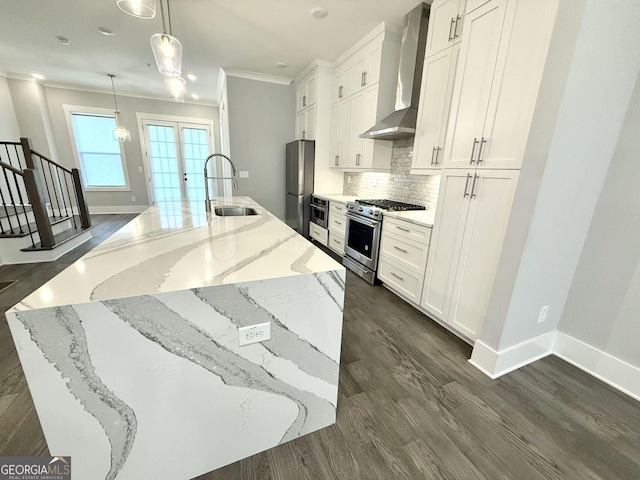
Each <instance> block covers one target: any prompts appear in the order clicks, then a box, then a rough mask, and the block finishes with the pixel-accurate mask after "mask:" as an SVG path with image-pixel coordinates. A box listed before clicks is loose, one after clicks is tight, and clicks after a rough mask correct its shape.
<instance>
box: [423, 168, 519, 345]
mask: <svg viewBox="0 0 640 480" xmlns="http://www.w3.org/2000/svg"><path fill="white" fill-rule="evenodd" d="M518 175H519V172H518V171H516V170H482V171H481V170H475V169H467V170H445V171H443V175H442V183H441V185H440V193H439V198H438V210H437V213H436V219H435V222H434V231H433V239H432V242H431V247H430V252H429V259H428V261H427V269H426V278H425V284H424V290H423V293H422V302H421V306H422V307H423V308H425V309H426V310H427V311H428V312H430V313H432V314H434V315H435V316H436V317H438V318H439V319H440V320H442V321H444V322H446V323H448V324H450V325H451V326H452V327H453V328H454V329H456V330H457V331H458V332H460V333H462V334H463V335H465V336H466V337H467V338H469V339H471V340H475V338H476V337H477V335H478V333H479V332H480V329H481V328H482V324H483V322H484V317H485V315H486V310H487V307H488V304H489V298H490V295H491V290H492V288H493V280H494V278H495V272H496V268H497V265H498V260H499V258H500V253H501V251H502V244H503V240H504V235H505V232H506V229H507V223H508V221H509V214H510V212H511V205H512V203H513V197H514V194H515V190H516V185H517V180H518Z"/></svg>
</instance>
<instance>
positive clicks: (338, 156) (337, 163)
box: [336, 155, 340, 167]
mask: <svg viewBox="0 0 640 480" xmlns="http://www.w3.org/2000/svg"><path fill="white" fill-rule="evenodd" d="M339 162H340V155H336V167H337V166H338V165H339Z"/></svg>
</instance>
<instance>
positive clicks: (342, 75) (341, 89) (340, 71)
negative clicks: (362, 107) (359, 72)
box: [331, 58, 353, 103]
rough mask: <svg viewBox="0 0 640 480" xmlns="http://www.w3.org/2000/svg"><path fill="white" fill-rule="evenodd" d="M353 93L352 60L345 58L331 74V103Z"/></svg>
mask: <svg viewBox="0 0 640 480" xmlns="http://www.w3.org/2000/svg"><path fill="white" fill-rule="evenodd" d="M352 93H353V60H352V59H351V58H349V59H347V60H345V61H344V62H342V63H341V64H340V65H338V66H337V67H336V69H335V72H334V74H333V92H332V94H331V98H332V101H333V103H336V102H339V101H341V100H343V99H345V98H347V97H349V96H350V95H351V94H352Z"/></svg>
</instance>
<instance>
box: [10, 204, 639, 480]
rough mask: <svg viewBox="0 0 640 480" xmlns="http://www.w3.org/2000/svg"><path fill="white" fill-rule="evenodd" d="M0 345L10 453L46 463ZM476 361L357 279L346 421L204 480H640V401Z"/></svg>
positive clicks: (594, 385) (344, 395)
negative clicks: (484, 369)
mask: <svg viewBox="0 0 640 480" xmlns="http://www.w3.org/2000/svg"><path fill="white" fill-rule="evenodd" d="M120 217H121V220H120V221H122V222H123V223H124V221H126V219H125V217H127V218H130V216H120ZM118 221H119V220H118V219H117V218H116V217H110V218H109V220H108V221H107V222H105V223H102V219H100V223H99V224H98V226H97V228H96V231H94V234H96V233H97V232H98V231H100V230H99V228H101V227H102V228H103V230H102V231H103V232H104V233H106V231H107V230H109V228H112V229H115V225H116V224H117V222H118ZM96 223H98V222H96ZM83 248H85V247H83ZM76 254H77V256H76V257H75V258H77V257H79V256H80V255H81V253H79V252H76ZM61 261H62V262H63V263H62V266H61V267H57V266H53V265H52V264H40V267H39V268H38V267H32V268H27V267H20V268H17V267H0V281H10V280H12V279H18V278H13V277H16V276H17V277H19V279H20V282H19V283H17V284H15V285H13V286H11V287H9V288H8V289H7V290H4V291H2V292H0V305H1V306H2V307H3V308H5V309H6V308H7V307H9V306H11V305H13V304H14V303H15V302H17V301H18V300H20V299H21V298H22V297H23V296H24V295H26V294H27V293H28V291H29V288H30V289H34V288H36V287H37V286H38V285H39V284H41V283H43V282H44V281H46V279H48V278H50V277H51V276H53V275H54V273H53V272H54V271H55V272H57V271H60V270H61V269H62V268H64V266H66V265H68V264H69V263H71V262H72V261H73V260H71V259H66V258H65V259H63V260H61ZM55 263H56V264H57V263H58V262H55ZM8 273H11V275H13V277H11V276H7V277H6V278H5V276H6V275H7V274H8ZM10 277H11V278H10ZM16 288H21V290H20V291H19V292H16V293H11V290H13V289H16ZM17 297H19V298H17ZM0 345H1V346H2V350H1V351H0V432H2V434H1V435H0V455H44V454H47V447H46V444H45V441H44V438H43V436H42V431H41V429H40V424H39V422H38V419H37V416H36V414H35V411H34V408H33V403H32V401H31V397H30V395H29V391H28V388H27V385H26V382H25V379H24V375H23V373H22V369H21V368H20V363H19V361H18V357H17V354H16V352H15V349H14V346H13V342H12V340H11V337H10V334H9V331H8V327H7V325H6V322H2V326H1V328H0ZM470 353H471V347H469V346H468V345H467V344H465V343H464V342H462V341H461V340H459V339H458V338H456V337H455V336H453V335H452V334H450V333H449V332H447V331H446V330H444V329H443V328H441V327H440V326H438V325H437V324H435V323H434V322H432V321H430V320H429V319H427V318H426V317H425V316H423V315H422V314H421V313H419V312H418V311H417V310H415V309H414V308H412V307H411V306H409V305H408V304H406V303H405V302H403V301H401V300H400V299H399V298H398V297H396V296H395V295H394V294H392V293H391V292H389V291H388V290H386V289H385V288H383V287H371V286H369V285H368V284H366V283H365V282H363V281H362V280H360V279H359V278H357V277H356V276H354V275H353V274H351V273H350V272H349V273H348V280H347V295H346V301H345V315H344V329H343V342H342V360H341V370H340V372H341V373H340V388H339V402H338V420H337V423H336V424H335V425H333V426H331V427H328V428H325V429H323V430H320V431H318V432H315V433H313V434H311V435H307V436H305V437H302V438H299V439H297V440H294V441H292V442H289V443H286V444H284V445H281V446H279V447H277V448H274V449H271V450H268V451H266V452H263V453H260V454H258V455H254V456H253V457H250V458H248V459H245V460H242V461H240V462H237V463H234V464H232V465H229V466H227V467H225V468H222V469H220V470H217V471H215V472H212V473H209V474H206V475H203V476H200V477H198V480H223V479H229V480H231V479H233V480H244V479H247V480H249V479H252V480H259V479H260V480H262V479H274V480H275V479H278V480H302V479H313V480H316V479H339V480H354V479H363V480H370V479H371V480H373V479H380V480H383V479H384V480H388V479H436V478H437V479H446V480H450V479H461V480H467V479H487V480H494V479H518V480H525V479H558V480H560V479H562V480H567V479H579V480H584V479H602V480H609V479H628V480H638V479H640V402H637V401H635V400H633V399H631V398H629V397H627V396H625V395H624V394H622V393H620V392H618V391H616V390H614V389H613V388H611V387H609V386H608V385H606V384H604V383H602V382H600V381H598V380H597V379H595V378H593V377H591V376H589V375H587V374H585V373H583V372H582V371H580V370H578V369H576V368H574V367H573V366H571V365H569V364H567V363H565V362H564V361H562V360H560V359H558V358H556V357H547V358H545V359H543V360H540V361H538V362H536V363H535V364H533V365H530V366H527V367H524V368H522V369H520V370H518V371H516V372H513V373H511V374H509V375H506V376H504V377H502V378H500V379H498V380H495V381H494V380H490V379H489V378H487V377H486V376H484V375H483V374H482V373H481V372H479V371H478V370H476V369H475V368H474V367H473V366H472V365H470V364H469V363H468V362H467V359H468V358H469V356H470ZM149 461H150V462H152V461H153V459H149ZM80 480H85V479H80ZM86 480H92V479H86Z"/></svg>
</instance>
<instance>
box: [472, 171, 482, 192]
mask: <svg viewBox="0 0 640 480" xmlns="http://www.w3.org/2000/svg"><path fill="white" fill-rule="evenodd" d="M479 178H480V176H479V175H478V174H476V173H474V174H473V184H472V185H471V198H473V197H477V195H476V180H478V179H479Z"/></svg>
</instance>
